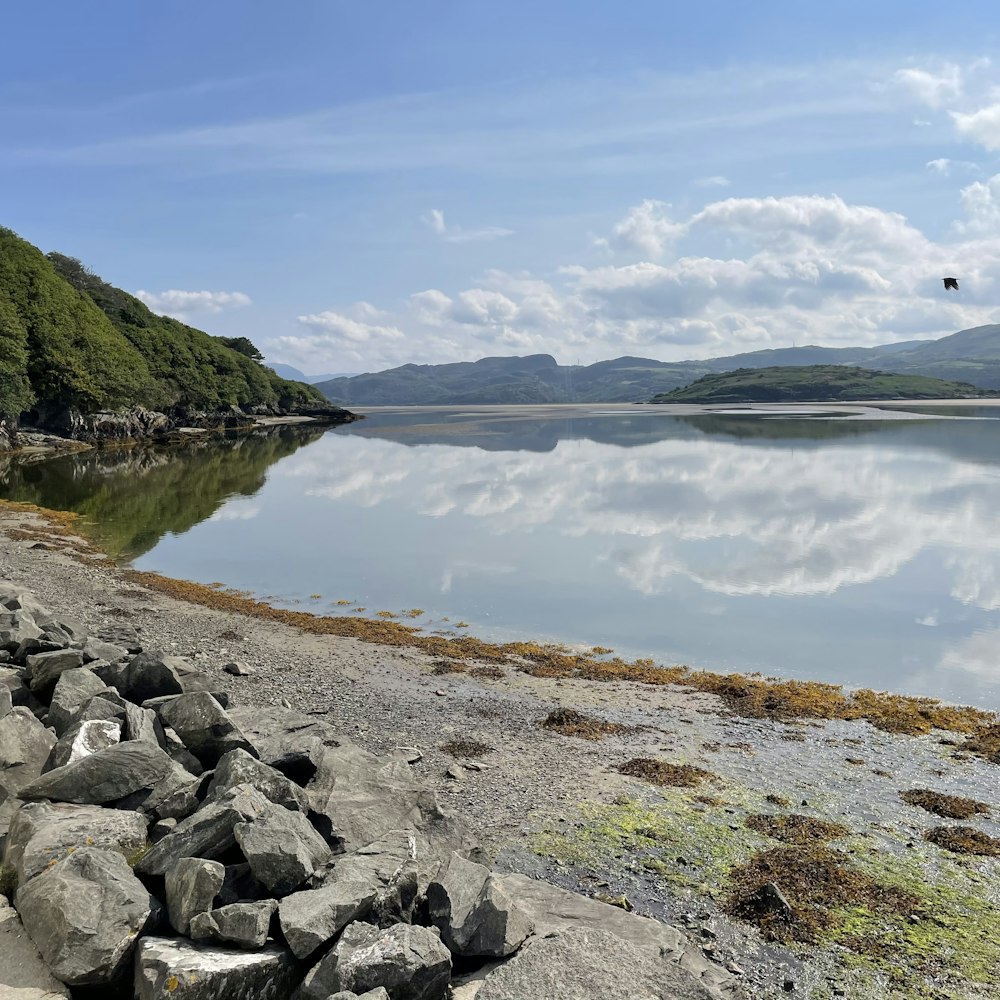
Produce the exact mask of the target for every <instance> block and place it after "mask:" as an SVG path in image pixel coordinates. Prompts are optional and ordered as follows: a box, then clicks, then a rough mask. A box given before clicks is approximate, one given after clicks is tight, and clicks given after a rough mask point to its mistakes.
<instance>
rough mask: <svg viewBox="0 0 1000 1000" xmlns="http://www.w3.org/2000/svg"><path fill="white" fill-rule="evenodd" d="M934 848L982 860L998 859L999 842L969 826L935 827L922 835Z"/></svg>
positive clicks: (999, 851)
mask: <svg viewBox="0 0 1000 1000" xmlns="http://www.w3.org/2000/svg"><path fill="white" fill-rule="evenodd" d="M924 840H929V841H930V842H931V843H932V844H934V845H935V846H936V847H943V848H944V849H945V850H946V851H951V852H952V854H976V855H978V856H979V857H984V858H996V857H1000V840H998V839H997V838H996V837H991V836H990V835H989V834H988V833H983V831H982V830H976V829H975V828H974V827H971V826H935V827H934V828H933V829H931V830H927V831H926V832H925V833H924Z"/></svg>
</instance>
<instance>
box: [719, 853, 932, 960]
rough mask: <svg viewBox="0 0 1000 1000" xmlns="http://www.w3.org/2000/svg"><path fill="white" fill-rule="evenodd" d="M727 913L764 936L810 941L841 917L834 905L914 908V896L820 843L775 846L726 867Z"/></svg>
mask: <svg viewBox="0 0 1000 1000" xmlns="http://www.w3.org/2000/svg"><path fill="white" fill-rule="evenodd" d="M730 880H731V883H732V890H731V892H730V894H729V897H728V898H727V900H726V902H725V910H726V912H727V913H729V914H730V915H731V916H734V917H736V918H738V919H740V920H744V921H746V922H748V923H752V924H755V925H756V926H757V927H758V928H759V930H760V932H761V934H762V935H763V937H764V938H765V939H766V940H768V941H778V942H781V943H783V944H789V943H791V942H795V941H798V942H802V943H805V944H813V943H815V942H816V941H817V940H819V938H820V937H821V936H822V935H824V934H827V933H829V932H832V931H835V930H837V929H838V928H839V927H840V926H841V925H842V924H843V922H844V916H843V914H842V913H840V912H838V911H839V910H845V911H846V910H849V909H859V908H863V909H864V910H866V911H868V912H869V913H879V914H905V915H907V916H911V915H916V914H919V913H920V911H921V909H922V903H921V900H920V898H919V897H918V896H915V895H913V894H912V893H910V892H908V891H906V890H905V889H900V888H897V887H895V886H888V885H883V884H882V883H880V882H878V881H876V880H875V879H874V878H872V877H871V876H870V875H868V874H866V873H865V872H863V871H861V870H860V869H858V868H856V867H854V866H853V865H851V863H850V860H849V859H848V857H847V855H846V854H843V853H842V852H840V851H835V850H833V849H832V848H829V847H826V846H825V845H816V844H814V845H811V846H808V847H798V846H794V847H793V846H789V847H776V848H773V849H771V850H768V851H762V852H760V853H758V854H755V855H754V856H753V857H752V858H751V859H750V860H749V861H748V862H747V863H746V864H744V865H739V866H738V867H736V868H734V869H732V871H731V872H730Z"/></svg>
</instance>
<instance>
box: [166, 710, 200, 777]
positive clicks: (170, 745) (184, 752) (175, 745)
mask: <svg viewBox="0 0 1000 1000" xmlns="http://www.w3.org/2000/svg"><path fill="white" fill-rule="evenodd" d="M154 711H155V709H154ZM161 728H162V731H163V740H164V742H165V744H166V747H165V749H166V751H167V754H168V756H169V757H170V759H171V760H172V761H174V763H176V764H180V766H181V767H183V768H184V770H185V771H188V772H190V773H191V774H193V775H201V774H204V773H205V768H203V767H202V766H201V761H200V760H198V758H197V757H195V755H194V754H193V753H191V751H190V750H188V748H187V747H186V746H184V744H183V743H182V742H181V739H180V737H179V736H178V735H177V734H176V733H175V732H174V731H173V730H172V729H171V728H170V727H169V726H163V727H161Z"/></svg>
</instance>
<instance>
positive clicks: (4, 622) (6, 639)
mask: <svg viewBox="0 0 1000 1000" xmlns="http://www.w3.org/2000/svg"><path fill="white" fill-rule="evenodd" d="M41 635H42V630H41V629H40V628H39V627H38V626H37V625H36V624H35V619H34V618H32V617H31V614H30V613H29V612H27V611H22V610H13V611H9V612H8V613H6V614H3V615H0V649H4V650H7V651H8V652H10V653H16V652H17V650H18V649H19V647H20V646H21V643H23V642H25V641H26V640H28V639H40V638H41Z"/></svg>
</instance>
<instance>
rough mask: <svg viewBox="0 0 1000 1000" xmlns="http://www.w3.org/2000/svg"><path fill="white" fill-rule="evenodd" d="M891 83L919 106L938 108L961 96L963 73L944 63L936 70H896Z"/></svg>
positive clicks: (959, 69) (952, 65) (954, 66)
mask: <svg viewBox="0 0 1000 1000" xmlns="http://www.w3.org/2000/svg"><path fill="white" fill-rule="evenodd" d="M893 81H894V82H895V83H896V85H897V86H898V87H900V88H901V89H902V90H904V91H906V92H907V93H908V94H910V95H911V96H912V97H915V98H916V99H917V100H918V101H920V103H921V104H926V105H927V106H928V107H930V108H940V107H943V106H944V105H946V104H948V103H950V102H951V101H954V100H956V99H957V98H959V97H961V96H962V90H963V85H964V73H963V71H962V68H961V67H960V66H957V65H955V64H954V63H945V64H944V65H942V66H941V67H939V68H938V69H937V70H928V69H920V68H918V67H907V68H906V69H898V70H896V72H895V73H894V74H893Z"/></svg>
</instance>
